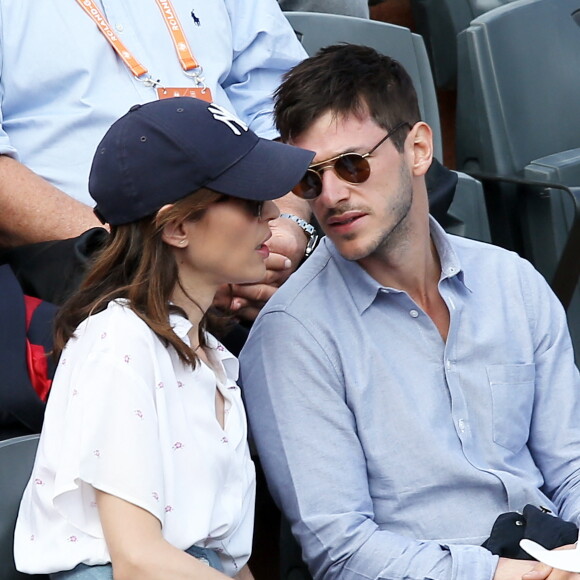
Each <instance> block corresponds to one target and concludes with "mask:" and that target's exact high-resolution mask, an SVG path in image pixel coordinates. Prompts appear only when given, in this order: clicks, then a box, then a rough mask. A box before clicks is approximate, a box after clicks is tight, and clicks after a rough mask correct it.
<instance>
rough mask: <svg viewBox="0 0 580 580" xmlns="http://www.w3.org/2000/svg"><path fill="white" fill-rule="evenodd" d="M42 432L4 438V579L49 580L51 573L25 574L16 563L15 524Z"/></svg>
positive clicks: (0, 524) (0, 551)
mask: <svg viewBox="0 0 580 580" xmlns="http://www.w3.org/2000/svg"><path fill="white" fill-rule="evenodd" d="M38 438H39V436H38V435H24V436H23V437H14V438H13V439H6V440H4V441H0V567H1V568H0V569H1V572H0V578H2V580H25V579H28V580H45V579H46V580H48V576H44V575H35V576H30V575H28V574H22V573H20V572H17V571H16V568H15V567H14V555H13V545H14V526H15V525H16V516H17V515H18V508H19V506H20V499H21V497H22V493H23V492H24V488H25V487H26V484H27V483H28V479H29V477H30V473H31V471H32V466H33V464H34V457H35V456H36V448H37V446H38Z"/></svg>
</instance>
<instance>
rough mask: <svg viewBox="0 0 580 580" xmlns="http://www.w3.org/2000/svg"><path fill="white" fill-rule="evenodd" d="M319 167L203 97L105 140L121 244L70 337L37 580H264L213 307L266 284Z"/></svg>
mask: <svg viewBox="0 0 580 580" xmlns="http://www.w3.org/2000/svg"><path fill="white" fill-rule="evenodd" d="M312 157H313V154H312V153H310V152H307V151H304V150H300V149H295V148H293V147H289V146H286V145H283V144H280V143H275V142H271V141H267V140H263V139H260V138H258V137H257V136H256V135H255V134H253V133H252V132H251V131H249V130H248V129H247V127H246V126H245V125H244V124H243V123H242V122H241V121H239V120H238V119H236V118H235V117H233V116H232V115H231V114H230V113H228V112H227V111H225V110H224V109H222V108H220V107H218V106H216V105H214V104H209V103H205V102H203V101H198V100H195V99H190V98H187V97H183V98H178V99H167V100H163V101H156V102H153V103H148V104H146V105H143V106H138V107H134V108H132V109H131V111H130V112H129V113H127V114H126V115H125V116H124V117H122V118H121V119H119V120H118V121H117V122H116V123H115V124H114V125H113V126H112V127H111V129H110V130H109V131H108V133H107V134H106V135H105V137H104V138H103V140H102V142H101V143H100V145H99V147H98V149H97V153H96V155H95V158H94V161H93V167H92V170H91V176H90V183H89V187H90V191H91V195H92V196H93V198H94V199H95V201H96V203H97V205H96V208H95V212H96V213H97V215H99V216H100V217H101V219H102V220H103V221H104V222H106V223H108V224H109V225H110V227H111V235H110V237H109V240H108V242H107V244H106V246H105V247H104V248H103V249H102V250H101V252H100V253H99V255H98V256H97V257H96V259H95V261H94V264H93V265H92V268H91V270H90V271H89V273H88V275H87V277H86V280H85V282H84V284H83V285H82V286H81V288H80V290H79V291H78V293H77V294H76V295H75V296H73V297H72V298H71V299H70V300H69V302H67V303H66V304H65V305H64V306H63V307H62V309H61V311H60V313H59V316H58V319H57V322H56V334H55V337H56V338H55V344H56V352H57V354H58V353H60V361H59V367H58V370H57V374H56V376H55V380H54V383H53V387H52V391H51V396H50V399H49V402H48V406H47V411H46V418H45V422H44V428H43V431H42V434H41V438H40V443H39V448H38V453H37V458H36V462H35V465H34V469H33V472H32V475H31V479H30V481H29V484H28V486H27V488H26V491H25V493H24V497H23V500H22V503H21V507H20V513H19V516H18V522H17V527H16V534H15V560H16V564H17V568H18V569H19V570H21V571H24V572H27V573H34V574H36V573H49V574H51V578H56V579H59V580H60V579H75V580H77V579H85V578H86V579H88V578H90V579H93V578H94V579H101V578H103V579H104V578H107V579H112V578H113V575H114V578H115V580H123V579H125V578H128V579H132V580H133V579H136V578H139V580H147V579H152V580H153V579H159V580H167V579H169V578H170V579H172V580H177V579H181V578H183V579H186V578H187V579H194V578H203V579H208V580H211V579H214V578H215V579H216V580H217V579H219V578H225V577H237V578H241V579H246V578H251V577H252V576H251V573H250V572H249V570H248V568H247V565H246V562H247V560H248V558H249V555H250V548H251V540H252V525H253V509H254V505H253V504H254V490H255V481H254V468H253V465H252V462H251V460H250V456H249V452H248V446H247V442H246V432H247V431H246V418H245V414H244V410H243V406H242V401H241V397H240V390H239V388H238V387H237V385H236V383H235V381H236V379H237V371H238V366H237V361H236V360H235V358H234V357H233V356H232V355H230V354H229V353H228V352H227V351H226V350H225V349H224V347H223V346H222V345H221V344H220V343H219V342H218V340H217V339H216V338H214V336H213V335H212V334H211V332H212V330H213V329H214V328H215V321H214V319H213V318H212V316H211V314H210V312H209V308H210V305H211V303H212V299H213V296H214V294H215V291H216V289H217V288H218V286H220V285H222V284H224V283H243V282H254V281H258V280H260V279H261V278H262V277H263V276H264V274H265V271H266V269H265V265H264V259H265V258H266V257H267V254H268V250H267V247H266V246H265V241H266V240H267V239H268V238H269V236H270V230H269V221H270V220H272V219H274V218H276V217H277V216H278V210H277V208H276V205H275V204H274V203H273V202H272V201H271V200H273V199H275V198H277V197H281V196H282V195H284V194H286V193H287V192H288V191H289V190H290V189H291V188H292V187H293V186H294V185H295V183H297V182H298V180H299V179H300V178H301V176H302V175H303V174H304V172H305V171H306V168H307V167H308V164H309V163H310V161H311V160H312ZM208 564H209V566H208Z"/></svg>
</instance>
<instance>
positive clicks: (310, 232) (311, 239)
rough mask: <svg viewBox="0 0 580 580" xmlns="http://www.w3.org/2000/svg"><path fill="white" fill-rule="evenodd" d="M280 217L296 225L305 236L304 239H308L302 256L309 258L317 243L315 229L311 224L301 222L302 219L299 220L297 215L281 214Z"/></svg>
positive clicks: (304, 221)
mask: <svg viewBox="0 0 580 580" xmlns="http://www.w3.org/2000/svg"><path fill="white" fill-rule="evenodd" d="M280 217H281V218H286V219H289V220H292V221H293V222H294V223H295V224H297V225H298V226H300V227H301V228H302V231H303V232H304V233H305V234H306V237H307V238H308V243H307V244H306V250H305V251H304V256H305V257H306V258H308V256H310V254H312V252H313V251H314V248H315V247H316V243H317V242H318V233H317V231H316V228H315V227H314V226H313V225H312V224H309V223H308V222H307V221H306V220H303V219H302V218H299V217H298V216H297V215H294V214H292V213H281V214H280Z"/></svg>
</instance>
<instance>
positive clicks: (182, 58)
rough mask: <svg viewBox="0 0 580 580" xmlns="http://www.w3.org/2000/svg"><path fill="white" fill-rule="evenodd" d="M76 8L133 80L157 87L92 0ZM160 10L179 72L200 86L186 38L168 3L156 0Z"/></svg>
mask: <svg viewBox="0 0 580 580" xmlns="http://www.w3.org/2000/svg"><path fill="white" fill-rule="evenodd" d="M76 1H77V4H78V5H79V6H80V7H81V8H82V9H83V10H84V11H85V12H86V13H87V14H88V15H89V16H90V17H91V18H92V19H93V21H94V23H95V24H96V25H97V28H98V29H99V30H100V31H101V32H102V34H103V36H104V37H105V38H106V40H107V42H108V43H109V44H110V45H111V46H112V47H113V48H114V49H115V52H116V53H117V54H118V55H119V57H120V58H121V59H122V60H123V62H124V63H125V64H126V65H127V67H128V68H129V69H130V70H131V72H132V73H133V75H134V76H135V78H137V79H139V80H143V81H144V83H145V84H146V85H147V86H152V87H155V86H157V85H158V84H159V81H155V80H153V79H152V78H151V75H150V74H148V71H147V69H146V68H145V67H144V66H143V65H142V64H141V63H140V62H139V61H138V60H137V59H136V58H135V57H134V56H133V55H132V54H131V52H130V51H129V50H128V49H127V47H126V46H125V45H124V44H123V42H121V40H120V39H119V37H118V36H117V35H116V34H115V33H114V31H113V29H112V28H111V27H110V25H109V23H108V22H107V19H106V18H105V17H104V16H103V13H102V12H101V11H100V10H99V8H98V7H97V6H96V5H95V4H94V2H93V0H76ZM155 2H157V6H158V7H159V10H160V11H161V13H162V14H163V19H164V20H165V24H166V25H167V29H168V30H169V34H170V35H171V39H172V40H173V46H174V47H175V50H176V52H177V56H178V58H179V62H180V64H181V68H182V69H183V70H184V71H185V73H186V74H187V76H188V77H190V78H191V79H192V80H193V81H194V82H195V83H196V85H203V84H204V83H203V77H202V76H201V73H202V68H201V66H200V64H199V63H198V62H197V60H196V59H195V57H194V56H193V53H192V52H191V48H190V47H189V43H188V42H187V38H186V36H185V34H184V32H183V29H182V27H181V23H180V22H179V18H178V17H177V14H176V12H175V10H174V9H173V5H172V4H171V1H170V0H155ZM143 75H146V77H145V78H144V79H141V77H142V76H143Z"/></svg>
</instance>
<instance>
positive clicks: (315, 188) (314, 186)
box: [292, 122, 410, 199]
mask: <svg viewBox="0 0 580 580" xmlns="http://www.w3.org/2000/svg"><path fill="white" fill-rule="evenodd" d="M405 125H409V123H407V122H403V123H399V124H398V125H397V126H396V127H395V128H394V129H393V130H392V131H389V132H388V133H387V134H386V135H385V136H384V137H383V138H382V139H381V140H380V141H379V142H378V143H377V144H376V145H375V146H374V147H373V148H372V149H371V150H370V151H369V152H368V153H364V154H362V153H341V154H340V155H337V156H336V157H332V158H331V159H327V160H326V161H321V162H320V163H314V164H312V165H311V166H310V167H309V168H308V169H307V170H306V173H305V174H304V177H303V178H302V179H301V180H300V181H299V182H298V184H297V185H296V186H294V188H293V189H292V192H293V193H294V194H295V195H297V196H298V197H301V198H302V199H315V198H317V197H318V196H319V195H320V194H321V193H322V173H323V171H324V170H325V169H329V168H332V169H334V172H335V173H336V175H337V176H338V177H340V179H342V180H343V181H346V182H347V183H352V184H353V185H356V184H358V183H364V182H365V181H366V180H367V179H368V178H369V177H370V175H371V166H370V164H369V162H368V159H367V158H368V157H370V156H371V155H372V154H373V153H374V152H375V151H376V150H377V149H378V148H379V147H380V146H381V145H382V144H383V143H384V142H385V141H386V140H387V139H388V138H389V137H391V136H392V135H394V134H395V133H396V132H397V131H398V130H399V129H400V128H401V127H404V126H405ZM409 126H410V125H409Z"/></svg>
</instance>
